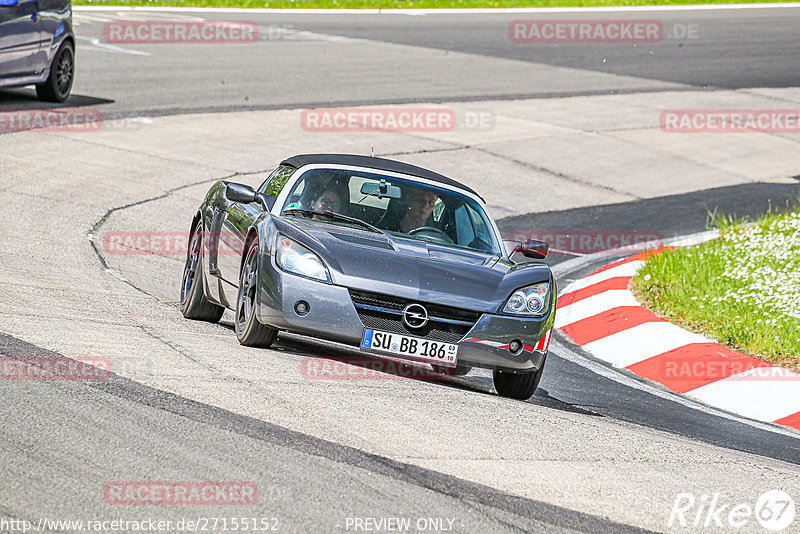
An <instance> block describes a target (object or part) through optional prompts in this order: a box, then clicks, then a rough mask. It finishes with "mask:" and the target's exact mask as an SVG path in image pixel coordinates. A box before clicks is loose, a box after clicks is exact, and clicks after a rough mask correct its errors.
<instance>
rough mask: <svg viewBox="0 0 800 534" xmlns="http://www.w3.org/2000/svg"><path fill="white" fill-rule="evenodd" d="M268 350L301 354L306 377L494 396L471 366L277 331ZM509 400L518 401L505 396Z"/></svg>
mask: <svg viewBox="0 0 800 534" xmlns="http://www.w3.org/2000/svg"><path fill="white" fill-rule="evenodd" d="M219 324H220V325H221V326H223V327H225V328H227V329H229V330H231V331H232V332H233V331H234V326H233V323H231V322H227V321H220V323H219ZM270 350H274V351H278V352H286V353H288V354H291V355H293V356H301V357H303V359H302V360H301V363H300V374H301V376H302V377H303V378H305V379H307V380H319V381H328V380H337V381H338V380H356V381H358V380H380V381H383V380H392V379H399V380H417V381H422V382H436V383H437V384H441V385H442V387H449V388H454V389H460V390H465V391H471V392H473V393H481V394H484V395H492V396H496V395H497V393H496V392H495V389H494V386H493V383H492V375H491V371H489V370H486V369H473V370H471V371H470V372H469V374H467V375H464V376H453V375H451V374H447V373H438V372H435V371H433V370H432V369H431V368H429V367H428V366H427V365H424V364H414V363H410V362H407V361H404V360H399V359H395V358H389V357H382V356H376V355H373V354H368V353H365V352H361V351H359V350H358V349H356V348H352V347H349V346H347V345H342V344H339V343H333V342H328V341H322V340H318V339H314V338H309V337H306V336H301V335H298V334H287V333H284V332H281V333H280V334H279V335H278V339H277V340H276V342H275V343H274V344H273V345H272V346H271V347H270ZM508 400H509V402H518V401H514V400H512V399H508ZM525 402H528V403H530V404H535V405H537V406H542V407H545V408H551V409H554V410H560V411H564V412H570V413H579V414H583V415H592V416H597V417H603V415H602V414H600V413H597V412H593V411H590V410H588V409H586V408H585V407H582V406H578V405H573V404H569V403H566V402H563V401H560V400H558V399H556V398H554V397H551V396H550V394H549V393H548V391H547V390H546V389H543V388H542V387H539V388H538V389H537V390H536V393H535V394H534V396H533V397H531V398H530V399H528V400H527V401H525Z"/></svg>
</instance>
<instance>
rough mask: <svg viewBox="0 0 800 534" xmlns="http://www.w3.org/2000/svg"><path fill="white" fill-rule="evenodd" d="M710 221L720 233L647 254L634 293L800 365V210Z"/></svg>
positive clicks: (710, 331) (714, 333) (696, 324)
mask: <svg viewBox="0 0 800 534" xmlns="http://www.w3.org/2000/svg"><path fill="white" fill-rule="evenodd" d="M711 221H712V225H713V226H714V227H716V228H718V229H719V230H720V232H721V234H722V235H721V237H720V238H718V239H714V240H713V241H709V242H707V243H704V244H702V245H698V246H694V247H686V248H678V249H674V250H667V251H664V253H663V254H660V255H657V256H654V257H652V258H650V259H648V261H647V263H646V264H645V265H644V267H643V268H642V269H641V270H640V271H639V273H638V274H637V275H636V277H634V279H633V283H632V287H633V290H634V292H635V293H636V295H637V297H638V298H639V300H640V302H642V303H643V304H645V305H646V306H648V307H649V308H651V309H652V310H653V311H654V312H655V313H657V314H658V315H660V316H662V317H664V318H666V319H668V320H670V321H672V322H673V323H677V324H679V325H681V326H684V327H686V328H688V329H689V330H693V331H695V332H698V333H701V334H704V335H706V336H708V337H710V338H712V339H715V340H717V341H718V342H720V343H722V344H725V345H727V346H729V347H731V348H734V349H737V350H740V351H742V352H745V353H747V354H750V355H751V356H755V357H757V358H761V359H763V360H766V361H768V362H770V363H773V364H775V365H782V366H785V367H788V368H790V369H793V370H800V298H798V296H799V295H800V211H798V209H797V208H794V209H793V210H791V211H786V212H781V213H775V214H771V215H767V216H765V217H763V218H761V219H758V220H756V221H749V220H736V219H734V218H731V217H726V216H719V215H717V214H711Z"/></svg>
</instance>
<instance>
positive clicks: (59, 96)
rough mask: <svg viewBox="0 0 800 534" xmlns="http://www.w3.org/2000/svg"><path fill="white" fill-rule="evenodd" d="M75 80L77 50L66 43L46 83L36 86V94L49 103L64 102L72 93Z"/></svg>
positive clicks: (55, 59)
mask: <svg viewBox="0 0 800 534" xmlns="http://www.w3.org/2000/svg"><path fill="white" fill-rule="evenodd" d="M74 79H75V48H73V46H72V43H70V42H69V41H64V42H63V43H62V44H61V47H60V48H59V49H58V52H56V55H55V57H54V58H53V64H52V65H50V75H49V76H48V77H47V80H46V81H45V82H44V83H40V84H38V85H37V86H36V94H37V95H38V96H39V98H40V99H42V100H47V101H48V102H63V101H65V100H66V99H67V97H69V93H70V91H72V82H73V81H74Z"/></svg>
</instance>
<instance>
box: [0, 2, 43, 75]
mask: <svg viewBox="0 0 800 534" xmlns="http://www.w3.org/2000/svg"><path fill="white" fill-rule="evenodd" d="M41 30H42V21H41V18H40V16H39V3H38V0H0V78H14V77H18V76H25V75H32V74H34V73H35V71H36V70H37V69H36V68H35V64H34V59H35V56H36V54H37V52H38V51H39V47H40V41H41Z"/></svg>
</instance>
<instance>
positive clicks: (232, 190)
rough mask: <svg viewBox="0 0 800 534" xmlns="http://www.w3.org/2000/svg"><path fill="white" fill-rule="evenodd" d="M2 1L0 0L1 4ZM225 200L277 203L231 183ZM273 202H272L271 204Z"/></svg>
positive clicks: (248, 188)
mask: <svg viewBox="0 0 800 534" xmlns="http://www.w3.org/2000/svg"><path fill="white" fill-rule="evenodd" d="M1 1H2V0H0V2H1ZM225 198H227V199H228V200H230V201H231V202H238V203H239V204H250V203H251V202H258V203H260V204H261V205H262V206H263V207H264V210H265V211H269V210H270V208H271V207H272V204H274V203H275V197H269V196H267V195H265V194H264V193H257V192H256V190H255V189H253V188H252V187H250V186H249V185H245V184H237V183H233V182H231V183H229V184H228V187H227V189H225ZM270 201H271V202H270Z"/></svg>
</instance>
